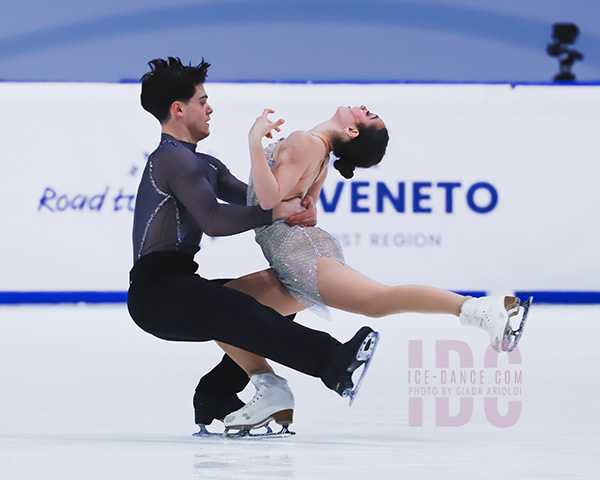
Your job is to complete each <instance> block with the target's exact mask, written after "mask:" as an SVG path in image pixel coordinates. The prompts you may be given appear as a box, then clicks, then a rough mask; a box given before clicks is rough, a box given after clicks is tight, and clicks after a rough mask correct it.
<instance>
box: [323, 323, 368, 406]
mask: <svg viewBox="0 0 600 480" xmlns="http://www.w3.org/2000/svg"><path fill="white" fill-rule="evenodd" d="M378 341H379V333H377V332H374V331H373V330H372V329H371V328H369V327H362V328H361V329H360V330H359V331H358V332H357V333H356V335H354V337H352V339H351V340H349V341H348V342H346V343H342V344H341V345H338V346H337V347H336V348H335V349H334V351H333V353H332V354H331V357H330V358H329V365H327V367H326V368H325V371H324V373H323V375H322V376H321V380H323V383H324V384H325V385H327V386H328V387H329V388H330V389H332V390H334V391H335V392H337V393H338V394H339V395H340V396H342V397H349V399H350V405H352V403H353V402H354V398H355V397H356V395H357V394H358V390H359V388H360V386H361V383H362V381H363V378H364V376H365V374H366V373H367V369H368V368H369V364H370V363H371V360H372V358H373V354H374V352H375V348H376V346H377V342H378ZM361 366H363V369H362V372H361V375H360V377H359V379H358V381H357V382H356V385H354V382H353V381H352V374H353V373H354V372H355V371H356V370H357V369H358V368H359V367H361Z"/></svg>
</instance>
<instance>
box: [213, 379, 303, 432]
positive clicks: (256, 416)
mask: <svg viewBox="0 0 600 480" xmlns="http://www.w3.org/2000/svg"><path fill="white" fill-rule="evenodd" d="M250 381H251V382H252V384H253V385H254V387H255V388H256V394H255V395H254V397H253V398H252V400H250V401H249V402H248V403H247V404H246V405H244V406H243V407H242V408H240V409H239V410H236V411H235V412H232V413H230V414H229V415H227V416H226V417H225V420H224V422H223V423H224V424H225V435H227V434H228V432H229V430H230V429H232V428H234V429H239V430H240V433H238V434H237V435H238V436H239V435H253V434H251V433H250V430H251V429H253V428H259V427H266V428H267V434H269V433H271V429H270V428H269V427H268V423H269V422H270V421H271V420H274V421H275V422H277V423H278V424H279V425H281V426H282V427H283V428H282V430H281V431H280V432H278V433H277V435H282V434H292V432H290V431H289V430H288V427H289V425H290V424H291V423H292V421H293V415H294V395H293V394H292V391H291V390H290V387H289V386H288V383H287V380H286V379H285V378H283V377H279V376H277V375H275V374H274V373H261V374H258V375H253V376H252V377H251V378H250Z"/></svg>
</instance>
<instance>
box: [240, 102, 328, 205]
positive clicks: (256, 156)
mask: <svg viewBox="0 0 600 480" xmlns="http://www.w3.org/2000/svg"><path fill="white" fill-rule="evenodd" d="M270 113H273V110H270V109H265V110H264V111H263V114H262V115H261V116H260V117H258V118H257V119H256V121H255V122H254V125H253V126H252V128H251V129H250V132H249V134H248V143H249V147H250V160H251V162H252V180H253V182H254V190H255V192H256V196H257V198H258V201H259V204H260V206H261V207H262V208H263V209H266V210H268V209H270V208H273V207H274V206H275V205H277V204H278V203H280V202H281V201H282V200H283V199H285V198H286V197H287V196H288V194H289V193H290V192H291V191H292V190H293V188H294V187H295V186H296V184H297V183H298V181H299V180H300V179H301V178H302V176H303V175H304V173H305V172H306V171H307V169H308V168H309V167H310V165H311V164H312V163H313V162H314V160H315V154H314V152H313V148H311V147H312V146H311V142H310V139H309V138H307V136H309V135H310V134H308V133H306V132H294V133H293V134H292V135H290V136H289V137H288V138H287V139H286V140H285V141H284V142H282V143H281V144H280V145H278V147H277V158H276V163H275V168H274V169H273V171H271V168H270V167H269V164H268V162H267V158H266V156H265V153H264V150H263V147H262V137H264V136H266V137H268V138H272V133H271V132H272V130H276V131H279V126H281V125H282V124H283V120H282V119H280V120H277V121H276V122H271V121H270V120H269V119H268V118H267V116H268V115H269V114H270ZM316 158H317V159H318V156H317V157H316Z"/></svg>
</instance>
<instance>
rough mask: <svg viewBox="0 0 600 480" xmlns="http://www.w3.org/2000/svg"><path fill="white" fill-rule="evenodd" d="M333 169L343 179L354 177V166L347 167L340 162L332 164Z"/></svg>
mask: <svg viewBox="0 0 600 480" xmlns="http://www.w3.org/2000/svg"><path fill="white" fill-rule="evenodd" d="M333 167H334V168H335V169H336V170H337V171H339V172H340V173H341V174H342V177H344V178H352V177H353V176H354V165H348V164H346V163H344V162H342V161H341V160H336V161H335V162H333Z"/></svg>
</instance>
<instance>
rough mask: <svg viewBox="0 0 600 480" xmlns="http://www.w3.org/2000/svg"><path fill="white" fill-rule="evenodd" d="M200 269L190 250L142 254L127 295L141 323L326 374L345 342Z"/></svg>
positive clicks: (162, 334)
mask: <svg viewBox="0 0 600 480" xmlns="http://www.w3.org/2000/svg"><path fill="white" fill-rule="evenodd" d="M197 268H198V264H197V263H195V262H194V261H193V259H192V257H191V256H190V255H188V254H184V253H180V252H157V253H150V254H148V255H145V256H143V257H142V258H140V259H139V260H138V261H137V262H136V263H135V265H134V267H133V269H132V270H131V273H130V286H129V293H128V297H127V305H128V308H129V313H130V314H131V317H132V318H133V320H134V321H135V322H136V323H137V325H138V326H139V327H140V328H142V329H143V330H145V331H146V332H148V333H151V334H152V335H155V336H156V337H159V338H162V339H165V340H174V341H196V342H202V341H208V340H219V341H221V342H224V343H228V344H230V345H234V346H236V347H239V348H241V349H243V350H247V351H249V352H252V353H255V354H257V355H260V356H262V357H265V358H269V359H272V360H274V361H275V362H278V363H281V364H282V365H285V366H287V367H290V368H292V369H294V370H297V371H300V372H302V373H305V374H307V375H311V376H314V377H321V376H322V375H323V373H324V372H323V369H324V368H325V366H326V365H327V362H328V360H329V358H330V356H331V354H332V352H333V349H334V348H335V347H336V346H337V345H339V344H340V342H338V341H337V340H336V339H335V338H333V337H332V336H331V335H329V334H328V333H325V332H320V331H317V330H312V329H310V328H307V327H304V326H302V325H300V324H297V323H294V322H293V321H291V320H290V319H287V318H286V317H283V316H281V315H279V314H278V313H277V312H276V311H275V310H273V309H271V308H269V307H265V306H264V305H261V304H260V303H259V302H258V301H256V300H255V299H253V298H252V297H250V296H249V295H246V294H244V293H241V292H238V291H236V290H233V289H230V288H227V287H224V286H222V285H220V284H219V283H218V282H212V281H210V280H207V279H204V278H202V277H200V276H199V275H197V274H195V272H196V270H197Z"/></svg>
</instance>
